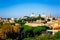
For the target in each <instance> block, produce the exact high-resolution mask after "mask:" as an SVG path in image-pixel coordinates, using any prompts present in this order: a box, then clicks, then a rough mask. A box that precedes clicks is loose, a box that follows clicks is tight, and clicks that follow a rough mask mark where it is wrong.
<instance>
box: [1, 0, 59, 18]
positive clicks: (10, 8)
mask: <svg viewBox="0 0 60 40" xmlns="http://www.w3.org/2000/svg"><path fill="white" fill-rule="evenodd" d="M32 13H35V14H36V15H39V14H41V15H42V14H43V13H44V14H45V15H49V14H51V15H52V16H54V17H60V0H0V17H4V18H11V17H14V18H17V17H23V16H30V15H31V14H32Z"/></svg>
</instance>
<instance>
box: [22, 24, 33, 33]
mask: <svg viewBox="0 0 60 40" xmlns="http://www.w3.org/2000/svg"><path fill="white" fill-rule="evenodd" d="M23 28H24V29H23V30H22V32H23V33H26V32H28V31H31V30H32V27H31V26H28V25H24V26H23Z"/></svg>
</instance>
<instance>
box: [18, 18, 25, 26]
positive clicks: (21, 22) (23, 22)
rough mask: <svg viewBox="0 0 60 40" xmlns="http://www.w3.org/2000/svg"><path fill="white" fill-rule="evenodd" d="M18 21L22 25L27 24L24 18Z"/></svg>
mask: <svg viewBox="0 0 60 40" xmlns="http://www.w3.org/2000/svg"><path fill="white" fill-rule="evenodd" d="M17 23H19V24H20V25H21V26H22V25H24V24H25V21H24V20H21V19H20V20H18V21H17Z"/></svg>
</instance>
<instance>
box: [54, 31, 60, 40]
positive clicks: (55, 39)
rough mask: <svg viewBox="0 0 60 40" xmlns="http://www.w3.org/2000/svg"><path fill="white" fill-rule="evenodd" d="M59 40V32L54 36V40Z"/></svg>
mask: <svg viewBox="0 0 60 40" xmlns="http://www.w3.org/2000/svg"><path fill="white" fill-rule="evenodd" d="M59 39H60V31H59V32H57V33H55V34H54V40H59Z"/></svg>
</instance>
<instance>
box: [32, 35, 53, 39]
mask: <svg viewBox="0 0 60 40" xmlns="http://www.w3.org/2000/svg"><path fill="white" fill-rule="evenodd" d="M33 40H53V36H52V35H50V34H41V35H39V36H35V37H34V39H33Z"/></svg>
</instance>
